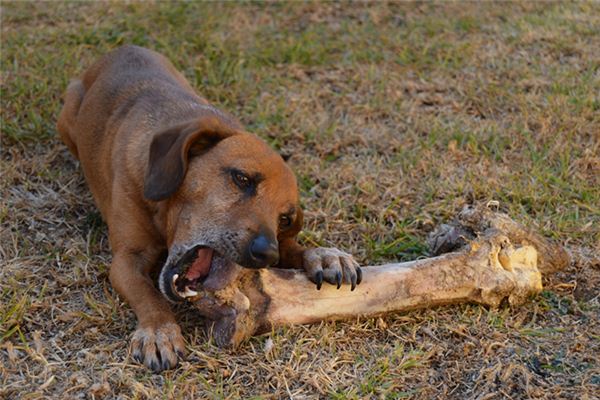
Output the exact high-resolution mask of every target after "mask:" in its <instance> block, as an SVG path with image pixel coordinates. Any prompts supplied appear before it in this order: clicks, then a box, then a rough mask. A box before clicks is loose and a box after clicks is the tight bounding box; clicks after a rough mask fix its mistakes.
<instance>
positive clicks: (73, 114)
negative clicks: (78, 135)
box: [56, 79, 85, 158]
mask: <svg viewBox="0 0 600 400" xmlns="http://www.w3.org/2000/svg"><path fill="white" fill-rule="evenodd" d="M84 95H85V88H84V87H83V84H82V82H81V81H80V80H79V79H74V80H72V81H71V83H70V84H69V86H68V87H67V90H66V92H65V94H64V96H63V100H64V105H63V108H62V110H61V112H60V115H59V116H58V121H57V122H56V130H57V131H58V133H59V134H60V138H61V140H62V141H63V142H64V143H65V144H66V145H67V147H68V148H69V150H70V151H71V153H73V155H74V156H75V157H76V158H79V155H78V152H77V141H76V140H75V138H73V136H72V134H73V127H74V126H75V122H76V119H77V113H78V112H79V107H80V106H81V102H82V100H83V96H84Z"/></svg>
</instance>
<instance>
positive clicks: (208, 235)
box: [144, 115, 302, 300]
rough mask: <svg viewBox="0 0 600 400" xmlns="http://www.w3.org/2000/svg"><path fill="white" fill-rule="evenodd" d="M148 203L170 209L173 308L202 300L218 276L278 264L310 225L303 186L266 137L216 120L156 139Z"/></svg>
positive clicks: (166, 283) (166, 280)
mask: <svg viewBox="0 0 600 400" xmlns="http://www.w3.org/2000/svg"><path fill="white" fill-rule="evenodd" d="M144 196H145V197H146V198H147V199H149V200H153V201H160V202H162V206H163V207H165V208H166V210H165V212H164V215H165V220H166V223H165V225H166V228H165V230H166V232H165V236H166V240H167V245H168V249H169V256H168V258H167V262H166V263H165V265H164V266H163V268H162V271H161V273H160V278H159V279H160V280H159V285H160V288H161V290H162V292H163V293H164V294H165V295H166V296H167V297H168V298H169V299H171V300H179V299H181V298H184V297H188V296H193V295H195V290H194V289H195V288H196V286H197V285H198V283H200V282H201V281H202V279H203V278H205V277H206V276H207V275H208V273H209V272H210V270H211V268H219V267H226V266H227V264H231V263H235V264H238V265H241V266H243V267H247V268H263V267H267V266H270V265H275V264H277V262H278V260H279V240H280V239H281V238H282V237H289V236H293V235H296V234H297V233H298V232H299V231H300V228H301V224H302V211H301V210H300V206H299V203H298V189H297V183H296V178H295V176H294V174H293V173H292V171H291V170H290V168H289V167H288V166H287V165H286V163H285V162H284V160H283V159H282V157H281V156H280V155H279V154H278V153H276V152H275V151H273V150H272V149H271V148H270V147H269V146H268V145H267V144H266V143H265V142H263V141H262V140H260V139H259V138H258V137H256V136H254V135H252V134H249V133H246V132H243V131H242V130H241V129H239V128H238V127H237V126H236V125H235V124H232V123H230V122H228V121H227V120H225V119H223V118H221V117H219V116H218V115H210V116H205V117H202V118H198V119H197V120H193V121H190V122H187V123H184V124H181V125H179V126H175V127H171V128H169V129H167V130H165V131H163V132H161V133H158V134H156V136H155V137H154V138H153V140H152V144H151V147H150V154H149V159H148V168H147V172H146V178H145V182H144Z"/></svg>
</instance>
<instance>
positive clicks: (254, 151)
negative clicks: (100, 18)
mask: <svg viewBox="0 0 600 400" xmlns="http://www.w3.org/2000/svg"><path fill="white" fill-rule="evenodd" d="M64 102H65V104H64V107H63V109H62V111H61V113H60V116H59V118H58V122H57V129H58V131H59V133H60V136H61V138H62V140H63V142H64V143H65V144H66V145H67V147H68V148H69V150H70V151H71V152H72V153H73V155H74V156H75V157H77V158H78V159H79V160H80V162H81V167H82V169H83V172H84V175H85V178H86V180H87V182H88V185H89V187H90V190H91V192H92V194H93V196H94V199H95V201H96V204H97V205H98V207H99V209H100V211H101V213H102V215H103V218H104V219H105V221H106V223H107V225H108V229H109V240H110V244H111V247H112V253H113V260H112V265H111V268H110V281H111V283H112V285H113V286H114V288H115V289H116V290H117V292H118V293H119V294H120V295H121V296H122V297H123V298H124V299H125V300H126V301H127V302H128V303H129V304H130V305H131V307H132V308H133V310H134V312H135V314H136V316H137V318H138V322H139V327H138V329H137V331H136V333H135V334H134V336H133V341H132V345H133V354H134V357H136V358H138V359H139V360H140V361H142V362H143V363H144V364H145V365H147V366H148V367H150V368H152V369H154V370H156V371H160V370H162V369H166V368H171V367H173V366H175V365H176V364H177V359H178V357H182V356H183V353H184V342H183V339H182V336H181V332H180V329H179V326H178V325H177V323H176V322H175V318H174V316H173V313H172V312H171V310H170V307H169V304H168V302H167V300H166V299H165V297H164V296H163V294H161V292H160V291H159V290H158V289H157V288H156V286H155V284H154V283H153V282H152V280H151V279H150V274H151V272H153V271H155V270H157V269H160V267H161V261H162V260H163V255H164V254H165V253H168V255H169V259H171V258H176V257H177V256H178V251H182V250H181V249H184V248H187V247H189V246H191V245H194V244H196V243H198V242H202V243H205V242H206V243H209V244H210V245H211V246H212V247H214V248H215V249H217V250H219V252H221V253H222V254H227V255H228V257H230V258H231V259H232V260H233V261H234V262H236V263H239V264H240V265H244V264H245V263H246V259H245V258H244V257H245V256H244V255H243V254H245V251H246V250H245V249H246V248H247V247H248V246H249V243H252V238H254V237H256V235H258V234H259V233H260V232H263V233H264V232H267V233H265V235H266V236H268V237H271V236H272V240H273V241H274V242H275V243H278V260H279V261H278V263H277V265H278V266H282V267H288V268H290V267H291V268H304V269H305V270H306V272H307V274H308V276H309V278H310V279H312V280H313V281H314V282H316V283H317V285H318V287H320V284H321V281H322V280H323V279H324V280H325V281H327V282H329V283H332V284H335V283H337V284H338V287H339V284H340V280H342V281H343V282H346V283H352V287H354V285H355V284H357V283H360V269H359V268H358V265H357V264H356V262H354V260H353V259H352V257H351V256H350V255H348V254H346V253H342V252H339V251H338V250H336V249H305V248H304V247H302V246H300V245H299V244H298V243H297V242H296V236H297V234H298V232H299V231H300V229H301V226H302V212H301V210H300V206H299V202H298V190H297V183H296V179H295V177H294V174H293V173H292V171H291V170H290V169H289V167H288V166H287V165H286V164H285V162H284V161H283V159H282V158H281V157H280V156H279V155H278V154H277V153H276V152H274V151H273V150H272V149H270V148H269V146H268V145H267V144H266V143H264V142H263V141H262V140H260V139H259V138H257V137H256V136H254V135H252V134H250V133H247V132H245V131H244V130H243V128H242V126H241V124H240V123H239V122H238V121H237V120H236V119H235V118H233V117H231V116H230V115H228V114H226V113H224V112H222V111H220V110H217V109H216V108H214V107H213V106H211V105H210V104H209V103H208V102H207V101H206V100H205V99H203V98H202V97H200V96H198V95H197V94H196V93H195V92H194V90H193V89H192V87H191V86H190V85H189V83H188V82H187V81H186V80H185V78H184V77H183V76H182V75H181V74H180V73H179V72H177V70H176V69H175V68H174V67H173V65H172V64H171V63H170V62H169V61H168V60H167V59H166V58H164V57H163V56H161V55H160V54H158V53H156V52H153V51H151V50H147V49H144V48H140V47H136V46H124V47H121V48H118V49H116V50H114V51H112V52H110V53H108V54H107V55H105V56H104V57H103V58H101V59H100V60H99V61H98V62H96V63H95V64H94V65H93V66H91V67H90V68H89V69H88V70H87V71H86V72H85V73H84V74H83V76H82V77H81V79H80V80H74V81H73V82H72V83H71V84H70V85H69V87H68V89H67V91H66V94H65V96H64ZM231 170H234V171H235V170H242V171H250V172H252V173H256V174H258V175H260V177H261V178H260V179H261V182H260V183H259V184H258V186H257V187H258V189H257V190H256V192H255V193H252V194H251V195H247V196H244V195H243V194H241V193H240V191H239V190H238V188H236V187H235V185H234V184H233V183H232V182H231V180H230V179H229V178H230V177H229V175H228V172H227V171H231ZM290 210H294V215H292V216H291V218H290V220H289V224H288V225H289V226H281V223H280V222H281V219H282V216H284V215H285V214H286V212H289V211H290ZM261 234H262V233H261ZM269 235H270V236H269ZM186 246H187V247H186ZM313 250H319V252H317V253H315V252H314V251H313ZM357 281H358V282H357Z"/></svg>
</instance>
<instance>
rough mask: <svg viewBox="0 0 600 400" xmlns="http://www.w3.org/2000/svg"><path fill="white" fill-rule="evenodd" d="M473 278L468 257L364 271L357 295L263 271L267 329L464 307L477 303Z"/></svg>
mask: <svg viewBox="0 0 600 400" xmlns="http://www.w3.org/2000/svg"><path fill="white" fill-rule="evenodd" d="M286 272H287V271H286ZM475 275H476V271H474V270H473V267H472V263H471V262H468V261H467V260H466V256H465V255H464V254H448V255H444V256H440V257H435V258H430V259H427V260H421V261H411V262H405V263H398V264H387V265H383V266H373V267H365V268H363V281H362V283H361V284H360V285H359V286H357V288H356V290H354V291H350V289H349V287H348V286H342V288H341V289H339V290H337V289H336V287H335V286H333V285H328V284H323V287H322V288H321V290H320V291H318V290H316V288H315V284H314V283H312V282H310V281H308V279H306V277H305V275H304V273H303V272H301V271H293V272H291V273H286V274H281V273H279V272H276V271H270V270H262V271H261V274H260V279H261V283H262V291H263V293H264V295H265V296H267V297H268V299H269V302H268V307H267V308H266V310H265V315H264V316H263V317H262V318H261V320H263V321H268V323H267V324H266V326H264V327H263V329H271V328H272V327H275V326H281V325H288V324H305V323H313V322H317V321H321V320H336V319H348V318H356V317H360V316H374V315H379V314H385V313H387V312H390V311H402V310H410V309H416V308H423V307H429V306H432V305H441V304H452V303H458V302H462V301H465V300H469V299H471V298H473V292H474V291H475V286H474V282H473V277H474V276H475Z"/></svg>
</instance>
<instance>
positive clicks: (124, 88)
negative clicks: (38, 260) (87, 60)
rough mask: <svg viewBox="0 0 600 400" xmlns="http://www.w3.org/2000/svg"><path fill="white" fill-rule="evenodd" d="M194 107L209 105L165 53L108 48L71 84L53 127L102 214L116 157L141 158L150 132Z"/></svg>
mask: <svg viewBox="0 0 600 400" xmlns="http://www.w3.org/2000/svg"><path fill="white" fill-rule="evenodd" d="M182 99H183V101H182ZM198 106H208V103H207V102H206V100H204V99H202V98H201V97H199V96H198V95H197V94H195V93H194V91H193V89H192V88H191V86H190V85H189V84H188V82H187V81H186V80H185V78H184V77H183V76H182V75H181V74H180V73H179V72H178V71H177V70H176V69H175V67H173V65H172V64H171V63H170V62H169V61H168V60H167V59H166V58H165V57H163V56H162V55H160V54H158V53H156V52H154V51H151V50H148V49H144V48H141V47H137V46H123V47H120V48H118V49H115V50H113V51H111V52H110V53H108V54H106V55H105V56H104V57H102V58H101V59H100V60H98V61H97V62H96V63H95V64H93V65H92V66H91V67H89V68H88V69H87V70H86V71H85V72H84V74H83V75H82V77H81V79H77V80H73V81H72V82H71V84H70V85H69V87H68V88H67V91H66V93H65V96H64V106H63V109H62V111H61V113H60V116H59V118H58V122H57V130H58V132H59V133H60V136H61V139H62V140H63V142H65V144H66V145H67V146H68V148H69V149H70V151H71V152H72V153H73V154H74V155H75V156H76V157H77V158H78V159H79V160H80V161H81V166H82V169H83V171H84V174H85V176H86V180H87V181H88V184H89V186H90V189H91V191H92V193H93V195H94V198H95V199H96V202H97V204H98V206H99V207H100V209H101V211H103V213H104V211H105V209H106V207H107V205H108V204H107V203H110V194H111V186H112V182H113V180H114V179H115V173H116V172H117V171H114V170H113V165H112V164H113V163H114V161H115V160H116V159H119V160H118V161H120V163H119V164H120V165H127V164H129V163H130V162H132V160H125V159H120V158H121V154H122V155H124V154H129V156H130V157H131V154H135V151H134V152H131V151H125V149H124V147H132V148H137V149H138V150H137V151H138V152H139V153H138V154H139V156H137V157H134V158H135V160H133V162H138V163H140V162H142V163H143V162H145V161H146V160H145V158H146V154H145V152H147V149H148V148H149V145H150V141H151V137H152V134H153V133H154V132H156V131H157V130H159V129H160V128H161V127H164V126H168V125H169V124H172V123H176V122H178V121H180V120H185V118H186V116H187V115H191V114H192V112H193V111H195V110H194V108H197V107H198ZM121 150H123V151H121ZM135 170H136V171H137V170H139V169H138V168H135Z"/></svg>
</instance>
